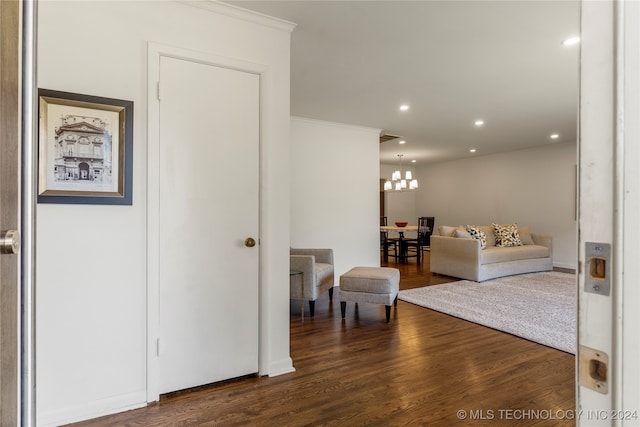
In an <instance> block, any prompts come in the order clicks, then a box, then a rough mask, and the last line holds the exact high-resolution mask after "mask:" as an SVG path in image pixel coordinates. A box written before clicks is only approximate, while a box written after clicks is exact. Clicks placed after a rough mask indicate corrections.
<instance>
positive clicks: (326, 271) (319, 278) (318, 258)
mask: <svg viewBox="0 0 640 427" xmlns="http://www.w3.org/2000/svg"><path fill="white" fill-rule="evenodd" d="M289 254H290V257H289V258H290V266H289V268H290V269H291V270H297V271H301V272H302V278H301V280H303V281H304V282H303V285H302V287H301V286H300V282H299V281H296V283H292V284H291V286H290V290H289V292H290V297H291V299H296V300H304V301H309V314H310V316H311V317H313V315H314V313H315V304H316V300H317V299H318V297H319V296H320V294H321V293H323V292H324V291H326V290H329V300H331V299H332V298H333V249H294V248H291V249H290V252H289ZM303 289H304V295H303Z"/></svg>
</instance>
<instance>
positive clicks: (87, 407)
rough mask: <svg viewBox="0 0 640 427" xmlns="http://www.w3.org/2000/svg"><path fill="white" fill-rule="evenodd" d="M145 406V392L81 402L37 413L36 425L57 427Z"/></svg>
mask: <svg viewBox="0 0 640 427" xmlns="http://www.w3.org/2000/svg"><path fill="white" fill-rule="evenodd" d="M145 406H147V393H146V391H138V392H135V393H129V394H124V395H120V396H115V397H110V398H107V399H100V400H95V401H93V402H83V403H80V404H77V405H73V406H68V407H66V408H63V409H57V410H54V411H42V412H39V413H38V414H37V425H38V426H42V427H48V426H59V425H62V424H70V423H74V422H78V421H84V420H90V419H93V418H98V417H102V416H104V415H111V414H116V413H119V412H124V411H129V410H131V409H138V408H143V407H145Z"/></svg>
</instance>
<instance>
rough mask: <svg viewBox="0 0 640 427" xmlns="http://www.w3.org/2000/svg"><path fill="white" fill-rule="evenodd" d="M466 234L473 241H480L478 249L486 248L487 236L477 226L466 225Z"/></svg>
mask: <svg viewBox="0 0 640 427" xmlns="http://www.w3.org/2000/svg"><path fill="white" fill-rule="evenodd" d="M467 232H468V233H469V234H471V237H473V238H474V239H477V240H480V249H484V248H486V247H487V235H486V234H484V231H482V230H480V228H479V227H478V226H477V225H467Z"/></svg>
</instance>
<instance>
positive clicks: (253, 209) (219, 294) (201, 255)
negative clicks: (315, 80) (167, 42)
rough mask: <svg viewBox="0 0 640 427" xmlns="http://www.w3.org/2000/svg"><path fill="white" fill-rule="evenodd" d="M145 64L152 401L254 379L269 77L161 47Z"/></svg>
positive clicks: (212, 58)
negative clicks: (265, 80)
mask: <svg viewBox="0 0 640 427" xmlns="http://www.w3.org/2000/svg"><path fill="white" fill-rule="evenodd" d="M161 51H163V52H162V53H161ZM167 52H168V53H167ZM156 61H157V62H156ZM149 65H150V70H149V74H150V77H151V76H157V78H158V80H157V81H158V82H160V83H159V85H158V86H156V85H153V86H155V87H153V86H152V83H150V87H153V89H154V91H155V90H157V88H158V87H159V93H160V95H159V98H160V101H158V100H157V99H156V100H155V101H154V100H153V99H151V98H152V97H151V96H150V97H149V98H150V106H149V111H150V121H149V129H150V138H149V212H148V220H149V224H148V225H149V236H148V240H149V261H148V274H149V303H150V305H149V308H150V311H149V327H148V330H149V335H148V337H149V342H148V345H149V347H148V348H149V356H148V373H149V377H148V400H149V401H151V400H156V399H157V397H158V395H159V394H160V393H164V392H168V391H173V390H177V389H182V388H186V387H192V386H195V385H200V384H206V383H209V382H214V381H218V380H222V379H226V378H233V377H236V376H241V375H244V374H248V373H255V372H258V353H259V347H258V344H259V336H258V335H259V334H258V330H259V329H258V326H259V325H258V323H259V301H258V280H259V278H258V259H259V251H258V248H259V245H256V246H255V247H252V248H251V247H246V246H245V239H246V238H248V237H251V238H254V239H255V240H256V241H259V230H258V220H259V218H258V212H259V185H258V183H259V182H258V181H259V139H260V120H259V118H260V90H261V88H260V71H261V68H260V66H256V65H255V64H248V63H244V62H238V61H234V60H229V59H226V58H220V57H216V56H213V55H207V54H202V53H198V52H190V51H185V50H178V49H175V48H166V47H160V46H156V45H150V52H149ZM203 82H206V83H203ZM152 102H157V103H158V107H157V109H156V108H155V107H154V106H152V105H151V103H152ZM156 114H157V116H156ZM156 120H157V122H156V123H157V124H158V131H157V132H158V133H157V135H152V132H151V129H152V128H153V122H154V121H156ZM155 138H157V140H156V139H155ZM187 348H190V349H191V350H187V351H185V349H187ZM158 354H159V357H158V356H157V355H158ZM186 366H188V367H186Z"/></svg>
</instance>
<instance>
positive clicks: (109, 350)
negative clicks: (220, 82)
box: [36, 1, 292, 425]
mask: <svg viewBox="0 0 640 427" xmlns="http://www.w3.org/2000/svg"><path fill="white" fill-rule="evenodd" d="M210 5H211V7H214V8H222V9H224V11H223V12H222V13H221V14H219V13H214V12H212V11H208V10H203V9H200V8H195V7H193V6H188V5H185V4H181V3H178V2H169V1H140V2H124V1H105V2H103V1H77V2H63V1H51V2H49V1H44V2H40V5H39V18H38V31H39V38H38V44H39V45H38V48H39V54H38V61H39V63H38V86H39V87H41V88H47V89H53V90H60V91H68V92H75V93H81V94H88V95H96V96H103V97H111V98H119V99H126V100H132V101H134V135H133V138H134V143H133V144H134V165H133V206H98V205H94V206H86V205H46V204H40V205H38V206H37V230H36V231H37V242H36V244H37V260H36V273H37V277H36V298H37V303H36V328H37V330H36V337H37V343H36V348H37V356H36V357H37V360H36V363H37V375H36V379H37V399H36V402H37V418H38V424H40V425H58V424H62V423H65V422H70V421H74V420H80V419H85V418H91V417H95V416H99V415H102V414H105V413H110V412H116V411H120V410H123V409H126V408H130V407H135V406H140V405H144V404H145V402H146V400H147V390H146V387H147V363H146V362H147V348H146V347H147V336H146V334H147V323H146V321H147V288H146V286H147V283H146V280H147V277H146V276H147V275H146V262H147V260H146V256H147V254H146V241H147V234H146V226H147V225H146V220H147V217H146V215H147V209H146V208H147V206H146V198H147V195H146V187H147V170H146V164H147V159H146V156H147V141H146V140H147V106H146V99H147V81H146V79H147V68H146V61H147V42H148V41H153V42H157V43H161V44H167V45H172V46H177V47H181V48H187V49H192V50H195V51H200V52H207V53H211V54H215V55H220V56H225V57H229V58H235V59H241V60H245V61H251V62H254V63H259V64H264V65H267V66H268V67H269V78H268V81H265V82H264V83H265V84H266V85H267V86H268V90H269V95H270V99H271V103H270V105H267V107H266V108H265V111H262V123H263V133H262V141H261V164H262V167H261V213H260V227H261V236H260V237H261V248H260V250H261V251H260V254H261V261H260V266H261V267H260V268H261V273H260V282H261V336H262V340H261V354H260V369H261V373H265V374H278V373H282V372H286V371H288V370H291V369H292V364H291V359H290V357H289V287H288V276H287V270H288V266H289V257H288V253H289V250H288V249H289V188H288V183H289V164H288V156H289V144H288V141H289V120H290V115H289V66H290V64H289V49H290V28H286V29H285V27H286V26H278V28H275V27H269V26H267V25H261V24H256V23H250V22H248V21H243V20H241V19H237V18H234V17H233V16H235V15H237V13H236V11H235V9H229V8H225V6H224V5H220V4H215V3H211V4H210ZM255 21H256V22H258V21H261V20H260V18H255ZM185 78H188V76H185ZM149 309H150V310H153V309H154V307H149ZM203 327H209V326H207V325H203Z"/></svg>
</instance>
